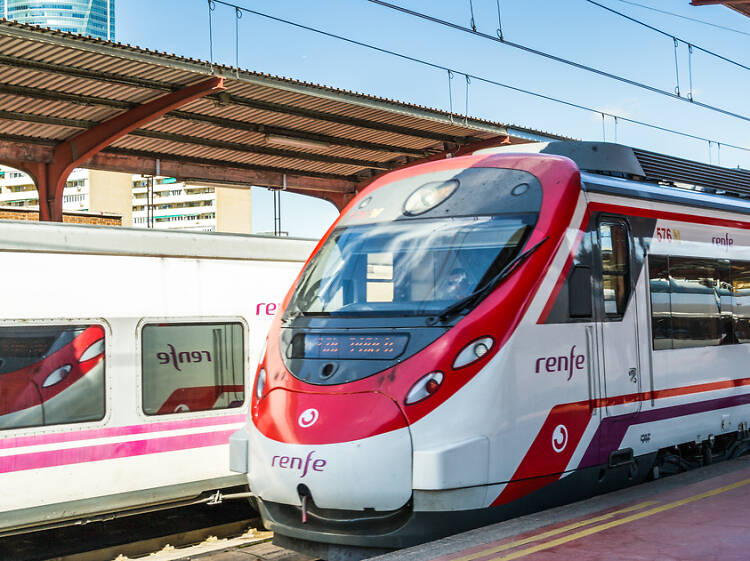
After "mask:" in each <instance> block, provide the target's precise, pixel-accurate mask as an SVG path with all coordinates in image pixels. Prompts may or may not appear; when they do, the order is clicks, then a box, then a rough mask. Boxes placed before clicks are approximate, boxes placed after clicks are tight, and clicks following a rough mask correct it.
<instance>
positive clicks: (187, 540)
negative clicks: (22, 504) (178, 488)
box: [0, 502, 271, 561]
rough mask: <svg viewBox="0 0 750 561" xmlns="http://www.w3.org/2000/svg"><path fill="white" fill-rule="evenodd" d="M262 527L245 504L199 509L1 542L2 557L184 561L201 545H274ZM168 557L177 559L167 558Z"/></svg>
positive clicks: (8, 560)
mask: <svg viewBox="0 0 750 561" xmlns="http://www.w3.org/2000/svg"><path fill="white" fill-rule="evenodd" d="M258 529H262V524H261V521H260V518H257V517H256V516H255V513H254V512H253V511H252V510H250V508H249V507H248V505H247V503H245V502H227V503H225V504H222V505H218V506H213V507H208V506H205V505H196V506H191V507H183V508H176V509H169V510H163V511H158V512H153V513H149V514H144V515H138V516H130V517H126V518H118V519H115V520H110V521H106V522H93V523H90V524H85V525H76V526H69V527H64V528H56V529H52V530H44V531H40V532H30V533H24V534H18V535H14V536H8V537H5V538H2V539H0V559H2V560H3V561H53V560H54V561H100V560H101V561H111V560H114V559H119V561H124V560H125V559H138V558H140V557H143V556H150V555H151V554H154V553H156V552H161V553H159V555H162V557H160V558H159V559H162V558H163V559H168V558H169V559H181V558H184V557H179V555H178V554H179V553H180V551H181V550H183V549H185V548H188V547H193V546H196V545H201V546H203V549H202V551H203V552H207V551H212V550H213V549H217V548H218V549H220V548H222V547H230V546H231V547H238V546H241V545H244V546H247V545H254V544H260V543H263V542H267V541H270V539H271V534H270V533H268V532H263V531H259V530H258ZM230 541H231V544H229V545H226V544H227V543H228V542H230ZM269 545H270V544H269ZM167 553H172V554H173V556H172V557H167V556H166V554H167ZM149 559H150V560H152V559H154V557H149Z"/></svg>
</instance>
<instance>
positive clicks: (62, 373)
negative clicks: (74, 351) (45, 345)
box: [42, 364, 73, 388]
mask: <svg viewBox="0 0 750 561" xmlns="http://www.w3.org/2000/svg"><path fill="white" fill-rule="evenodd" d="M72 368H73V367H72V366H71V365H70V364H66V365H65V366H61V367H60V368H57V369H56V370H54V371H53V372H52V373H51V374H50V375H49V376H47V377H46V378H45V379H44V382H43V383H42V387H43V388H48V387H50V386H54V385H55V384H59V383H60V382H62V381H63V380H64V379H65V377H66V376H67V375H68V373H69V372H70V370H71V369H72Z"/></svg>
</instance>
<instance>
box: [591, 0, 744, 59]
mask: <svg viewBox="0 0 750 561" xmlns="http://www.w3.org/2000/svg"><path fill="white" fill-rule="evenodd" d="M584 2H588V3H589V4H593V5H594V6H598V7H600V8H601V9H603V10H606V11H608V12H611V13H613V14H616V15H618V16H620V17H621V18H625V19H626V20H628V21H631V22H633V23H637V24H638V25H640V26H643V27H645V28H646V29H650V30H651V31H655V32H656V33H659V34H660V35H664V36H665V37H669V38H670V39H673V40H675V41H679V42H680V43H683V44H685V45H689V46H692V47H693V48H694V49H697V50H699V51H701V52H702V53H705V54H707V55H711V56H713V57H716V58H718V59H720V60H723V61H724V62H728V63H729V64H733V65H735V66H738V67H739V68H742V69H743V70H750V66H747V65H745V64H742V63H741V62H737V61H736V60H732V59H731V58H729V57H725V56H724V55H720V54H719V53H717V52H714V51H710V50H708V49H705V48H703V47H700V46H698V45H696V44H695V43H692V42H690V41H688V40H686V39H682V38H681V37H678V36H677V35H675V34H674V33H669V32H667V31H664V30H663V29H659V28H658V27H654V26H653V25H649V24H648V23H646V22H643V21H641V20H639V19H637V18H634V17H632V16H629V15H627V14H623V13H622V12H618V11H617V10H615V9H614V8H610V7H609V6H605V5H604V4H600V3H599V2H596V1H595V0H584Z"/></svg>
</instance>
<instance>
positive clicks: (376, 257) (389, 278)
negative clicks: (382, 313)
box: [366, 253, 393, 302]
mask: <svg viewBox="0 0 750 561" xmlns="http://www.w3.org/2000/svg"><path fill="white" fill-rule="evenodd" d="M366 298H367V301H368V302H393V254H392V253H368V254H367V296H366Z"/></svg>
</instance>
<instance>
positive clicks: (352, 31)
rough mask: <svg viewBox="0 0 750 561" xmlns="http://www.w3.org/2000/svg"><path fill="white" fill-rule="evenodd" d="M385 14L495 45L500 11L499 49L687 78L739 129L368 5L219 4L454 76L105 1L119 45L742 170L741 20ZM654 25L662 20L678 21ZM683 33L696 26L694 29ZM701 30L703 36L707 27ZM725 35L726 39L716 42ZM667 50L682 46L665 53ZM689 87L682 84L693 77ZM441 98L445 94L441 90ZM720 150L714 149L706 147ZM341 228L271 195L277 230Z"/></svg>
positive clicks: (166, 1)
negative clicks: (277, 205) (278, 217)
mask: <svg viewBox="0 0 750 561" xmlns="http://www.w3.org/2000/svg"><path fill="white" fill-rule="evenodd" d="M390 1H391V2H392V3H394V4H398V5H400V6H404V7H407V8H409V9H412V10H415V11H419V12H422V13H427V14H430V15H432V16H435V17H437V18H440V19H443V20H448V21H451V22H454V23H456V24H459V25H462V26H469V25H470V22H471V10H472V8H473V13H474V22H475V24H476V27H477V30H478V31H480V32H483V33H486V34H488V35H495V33H496V31H497V28H498V5H499V7H500V21H501V23H502V30H503V37H504V38H505V39H506V40H507V41H511V42H514V43H518V44H521V45H524V46H527V47H531V48H533V49H537V50H540V51H544V52H546V53H550V54H553V55H555V56H557V57H561V58H565V59H569V60H572V61H575V62H578V63H581V64H584V65H587V66H591V67H595V68H598V69H601V70H604V71H606V72H609V73H612V74H617V75H619V76H623V77H625V78H627V79H630V80H633V81H637V82H642V83H645V84H647V85H649V86H652V87H655V88H659V89H663V90H668V91H670V92H671V91H675V88H676V86H677V77H676V72H677V73H679V89H680V94H681V97H683V98H686V97H687V94H688V91H689V90H690V79H691V78H692V86H693V87H692V95H693V98H694V99H695V100H696V101H698V102H702V103H705V104H708V105H713V106H716V107H720V108H722V109H724V110H727V111H729V112H733V113H736V114H738V115H741V116H744V117H746V119H741V118H737V117H732V116H727V115H724V114H721V113H717V112H715V111H711V110H709V109H706V108H701V107H698V106H696V105H695V104H691V103H689V102H686V101H683V100H676V99H672V98H668V97H666V96H662V95H659V94H656V93H653V92H650V91H646V90H644V89H641V88H637V87H635V86H632V85H628V84H624V83H622V82H619V81H615V80H612V79H608V78H605V77H603V76H599V75H596V74H593V73H590V72H586V71H583V70H580V69H576V68H573V67H571V66H568V65H565V64H561V63H558V62H554V61H551V60H548V59H546V58H543V57H540V56H537V55H534V54H531V53H528V52H524V51H522V50H519V49H514V48H512V47H511V46H509V45H505V44H501V43H498V42H495V41H490V40H487V39H483V38H481V37H478V36H475V35H472V34H468V33H464V32H462V31H459V30H455V29H451V28H448V27H446V26H442V25H439V24H436V23H433V22H428V21H424V20H422V19H418V18H415V17H413V16H410V15H408V14H404V13H400V12H397V11H395V10H392V9H389V8H387V7H384V6H380V5H377V4H375V3H372V2H369V1H368V0H314V1H310V0H231V1H230V3H232V4H235V5H239V6H241V7H246V8H250V9H253V10H255V11H258V12H263V13H266V14H269V15H272V16H275V17H279V18H283V19H288V20H292V21H295V22H298V23H301V24H303V25H307V26H310V27H315V28H318V29H321V30H325V31H327V32H330V33H334V34H337V35H342V36H345V37H349V38H352V39H355V40H358V41H360V42H364V43H369V44H372V45H375V46H377V47H380V48H384V49H388V50H392V51H397V52H399V53H403V54H404V55H408V56H410V57H414V58H419V59H423V60H426V61H429V62H431V63H434V64H437V65H440V66H443V67H448V68H451V69H453V70H454V74H453V79H452V80H449V79H448V75H447V72H446V71H444V70H440V69H435V68H430V67H427V66H425V65H421V64H419V63H415V62H410V61H406V60H403V59H400V58H397V57H394V56H392V55H388V54H384V53H378V52H376V51H373V50H370V49H367V48H364V47H359V46H355V45H351V44H348V43H343V42H342V41H340V40H337V39H333V38H329V37H324V36H322V35H319V34H316V33H313V32H310V31H306V30H301V29H298V28H295V27H292V26H290V25H287V24H284V23H280V22H275V21H272V20H270V19H267V18H264V17H261V16H258V15H255V14H251V13H248V12H244V13H243V16H242V18H241V19H239V20H237V18H236V16H235V10H234V8H232V7H228V6H225V5H222V4H216V6H215V9H214V11H213V12H212V13H211V16H212V17H211V19H212V28H211V29H212V36H213V41H212V42H210V41H209V15H208V13H209V10H208V2H207V0H117V2H116V39H117V41H119V42H122V43H129V44H131V45H137V46H139V47H144V48H149V49H155V50H159V51H166V52H170V53H175V54H178V55H180V56H184V57H191V58H196V59H201V60H208V59H209V58H210V54H211V51H212V50H213V59H214V61H215V62H218V63H222V64H227V65H231V66H234V65H235V64H236V62H237V59H238V63H239V67H240V68H243V69H247V70H254V71H259V72H265V73H268V74H273V75H276V76H284V77H288V78H294V79H297V80H303V81H309V82H314V83H318V84H324V85H327V86H333V87H337V88H343V89H347V90H352V91H356V92H361V93H365V94H370V95H375V96H380V97H384V98H390V99H396V100H399V101H404V102H408V103H412V104H417V105H423V106H427V107H434V108H437V109H442V110H450V108H451V103H452V109H453V111H454V112H456V113H464V112H465V110H466V108H467V107H468V114H469V115H471V116H473V117H478V118H482V119H487V120H492V121H497V122H500V123H503V124H505V125H511V126H518V127H524V128H532V129H536V130H540V131H546V132H550V133H555V134H558V135H563V136H568V137H572V138H576V139H581V140H607V141H610V142H611V141H617V142H619V143H622V144H627V145H631V146H635V147H639V148H644V149H647V150H652V151H655V152H661V153H665V154H671V155H675V156H679V157H684V158H689V159H693V160H698V161H702V162H711V163H714V164H720V165H722V166H727V167H737V166H740V167H742V168H745V169H750V152H748V151H743V150H737V149H733V148H730V147H729V146H727V145H728V144H732V145H736V146H741V147H748V148H750V139H749V138H748V132H749V131H750V103H749V102H748V99H749V98H748V95H747V92H748V91H750V69H744V68H741V67H739V66H737V65H735V64H732V63H731V62H727V61H722V60H720V59H718V58H716V57H713V56H710V55H708V54H706V53H705V52H702V51H700V50H699V48H698V47H700V48H702V49H705V50H708V51H712V52H715V53H717V54H719V55H721V56H723V57H725V58H727V59H731V60H734V61H736V62H738V63H740V64H742V65H745V66H747V67H750V57H749V56H747V53H748V52H750V50H749V49H748V46H750V18H747V17H745V16H743V15H741V14H738V13H736V12H734V11H733V10H730V9H729V8H726V7H723V6H704V7H695V6H691V5H690V2H689V0H653V1H652V0H632V1H631V0H627V1H626V0H597V2H598V3H600V4H603V5H605V6H608V7H610V8H612V9H614V10H617V11H619V12H622V13H624V14H627V15H628V16H630V17H632V18H635V19H638V20H640V21H643V22H645V23H647V24H649V25H651V26H653V27H656V28H659V29H661V30H664V31H666V32H667V33H668V34H669V35H670V36H664V35H661V34H658V33H656V32H654V31H652V30H649V29H646V28H644V27H642V26H639V25H637V24H635V23H633V22H632V21H629V20H627V19H625V18H622V17H620V16H617V15H615V14H613V13H611V12H608V11H606V10H604V9H602V8H601V7H599V6H596V5H594V4H592V3H591V2H589V1H587V0H432V1H428V0H390ZM638 4H642V5H644V6H646V5H647V6H650V7H652V8H656V9H657V10H661V11H665V12H673V13H674V14H677V15H681V16H683V18H680V17H677V16H675V15H671V14H666V13H661V12H659V11H656V10H653V9H647V8H645V7H643V6H639V5H638ZM684 18H693V19H698V20H702V22H706V23H701V22H696V21H691V20H688V19H684ZM709 23H710V24H713V25H708V24H709ZM716 26H723V27H725V28H729V29H722V28H719V27H716ZM671 36H676V37H679V38H680V39H683V40H685V41H687V42H689V43H690V44H692V45H694V46H695V47H694V48H693V52H692V54H690V53H689V49H688V47H687V45H685V44H683V43H680V44H679V47H678V49H677V53H676V56H677V68H675V47H674V42H673V39H672V37H671ZM465 73H468V74H471V75H475V76H478V77H482V78H486V79H488V80H492V81H495V82H501V83H504V84H507V85H509V86H512V87H515V88H520V89H525V90H530V91H534V92H537V93H539V94H541V95H544V96H549V97H554V98H559V99H562V100H566V101H569V102H572V103H575V104H578V105H583V106H587V107H590V108H594V109H596V110H597V111H604V112H608V113H611V114H616V115H620V116H622V117H626V118H629V119H633V120H637V121H643V122H648V123H651V124H654V125H657V126H659V127H663V128H668V129H675V130H679V131H682V132H685V133H687V134H691V135H694V136H699V137H702V138H708V139H712V140H714V141H715V142H714V143H712V144H711V145H710V146H709V143H708V142H705V141H699V140H695V139H690V138H685V137H681V136H678V135H675V134H671V133H667V132H663V131H658V130H654V129H650V128H647V127H643V126H639V125H635V124H631V123H627V122H623V121H622V120H621V119H620V120H618V121H617V124H615V122H614V120H613V119H612V118H609V117H607V118H606V119H605V120H604V122H603V121H602V117H601V115H600V114H593V113H589V112H586V111H583V110H580V109H576V108H572V107H569V106H566V105H563V104H559V103H555V102H552V101H549V100H544V99H540V98H539V97H534V96H532V95H529V94H523V93H519V92H516V91H513V90H510V89H508V88H503V87H499V86H496V85H490V84H487V83H483V82H482V81H480V80H477V79H473V80H471V82H470V84H469V85H468V99H467V85H466V79H465V77H464V74H465ZM691 74H692V76H691ZM449 87H450V91H449ZM717 143H722V144H723V145H722V146H719V145H718V144H717ZM253 205H254V206H253V229H254V230H255V231H268V230H273V206H272V205H273V203H272V196H271V193H270V192H269V191H268V190H267V189H260V188H254V190H253ZM337 215H338V213H337V211H336V209H335V208H334V207H333V205H331V204H330V203H327V202H325V201H321V200H318V199H312V198H310V197H305V196H301V195H293V194H290V193H282V228H283V230H285V231H288V232H289V234H290V235H291V236H300V237H320V236H321V235H322V234H323V233H324V232H325V230H326V229H327V228H328V226H329V225H330V224H331V223H332V222H333V220H334V219H335V218H336V216H337Z"/></svg>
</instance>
